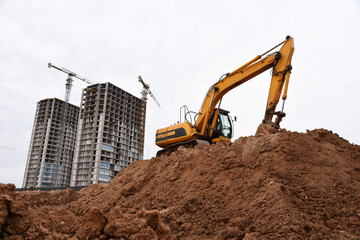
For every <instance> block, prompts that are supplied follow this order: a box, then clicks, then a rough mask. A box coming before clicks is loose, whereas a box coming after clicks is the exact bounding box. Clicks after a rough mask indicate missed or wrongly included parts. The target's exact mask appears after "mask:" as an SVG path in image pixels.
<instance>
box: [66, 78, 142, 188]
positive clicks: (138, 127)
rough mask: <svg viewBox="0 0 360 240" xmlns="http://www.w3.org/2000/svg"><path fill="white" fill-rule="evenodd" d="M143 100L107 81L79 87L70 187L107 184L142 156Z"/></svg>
mask: <svg viewBox="0 0 360 240" xmlns="http://www.w3.org/2000/svg"><path fill="white" fill-rule="evenodd" d="M143 107H144V106H143V101H141V99H139V98H137V97H135V96H133V95H131V94H129V93H127V92H125V91H124V90H122V89H120V88H118V87H116V86H115V85H113V84H111V83H101V84H100V83H99V84H95V85H91V86H89V87H87V88H86V89H84V90H83V92H82V97H81V104H80V115H79V122H78V130H77V138H76V145H75V155H74V160H73V169H72V174H71V183H70V186H73V187H75V186H87V185H90V184H95V183H108V182H111V180H112V179H113V178H114V177H115V176H116V175H117V173H118V172H119V171H120V170H121V169H123V168H125V167H127V166H128V165H130V164H131V163H132V162H134V161H136V160H138V159H143V149H144V136H143V134H144V129H143V128H144V123H143V121H144V118H143V116H142V115H143V114H142V111H143Z"/></svg>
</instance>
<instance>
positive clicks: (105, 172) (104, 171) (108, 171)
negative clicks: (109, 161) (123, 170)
mask: <svg viewBox="0 0 360 240" xmlns="http://www.w3.org/2000/svg"><path fill="white" fill-rule="evenodd" d="M100 173H103V174H109V173H110V170H109V169H103V168H100Z"/></svg>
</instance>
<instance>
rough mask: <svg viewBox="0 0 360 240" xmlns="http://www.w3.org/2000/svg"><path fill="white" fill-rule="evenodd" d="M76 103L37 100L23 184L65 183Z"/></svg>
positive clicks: (62, 184) (69, 165)
mask: <svg viewBox="0 0 360 240" xmlns="http://www.w3.org/2000/svg"><path fill="white" fill-rule="evenodd" d="M78 118H79V107H77V106H75V105H72V104H70V103H67V102H64V101H62V100H60V99H57V98H49V99H44V100H41V101H39V102H38V103H37V108H36V113H35V120H34V125H33V130H32V135H31V141H30V147H29V152H28V157H27V163H26V168H25V174H24V180H23V186H22V187H23V188H39V187H68V186H70V177H71V169H72V161H73V156H74V150H75V140H76V133H77V126H78Z"/></svg>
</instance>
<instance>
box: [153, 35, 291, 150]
mask: <svg viewBox="0 0 360 240" xmlns="http://www.w3.org/2000/svg"><path fill="white" fill-rule="evenodd" d="M281 45H282V46H281ZM279 46H281V49H280V50H279V51H275V52H272V53H270V52H271V51H273V50H274V49H275V48H277V47H279ZM293 52H294V40H293V38H292V37H290V36H287V37H286V40H285V41H283V42H281V43H280V44H278V45H276V46H275V47H273V48H272V49H270V50H269V51H267V52H265V53H264V54H262V55H258V56H256V57H255V58H254V59H252V60H251V61H249V62H248V63H246V64H244V65H243V66H241V67H239V68H238V69H236V70H235V71H233V72H231V73H227V74H224V75H223V76H221V77H220V79H219V81H218V82H216V83H215V84H213V85H212V86H211V87H210V89H209V90H208V92H207V93H206V95H205V98H204V101H203V103H202V105H201V108H200V110H199V112H198V113H194V112H190V111H189V110H188V109H187V107H186V106H184V107H183V108H181V109H180V121H181V111H182V109H184V110H183V111H184V119H185V121H184V122H181V123H177V124H175V125H172V126H169V127H165V128H161V129H158V130H157V131H156V145H157V146H159V147H161V148H164V150H166V149H170V148H172V147H177V146H180V145H187V144H192V143H195V144H197V145H202V144H204V143H206V144H209V143H215V142H218V141H231V137H232V134H233V129H232V119H231V118H230V116H229V112H228V111H226V110H224V109H221V108H220V104H221V99H222V97H223V96H224V95H225V94H226V93H227V92H229V91H230V90H232V89H233V88H235V87H237V86H239V85H241V84H243V83H245V82H246V81H248V80H250V79H252V78H253V77H255V76H257V75H259V74H261V73H263V72H264V71H266V70H268V69H270V68H271V69H272V70H271V71H272V72H271V76H272V79H271V83H270V90H269V96H268V100H267V105H266V111H265V117H264V120H263V121H262V124H260V126H259V128H258V131H257V133H256V135H261V134H270V133H275V132H277V131H278V129H279V128H280V125H279V124H280V122H281V120H282V118H283V117H285V113H284V112H283V110H284V102H285V99H286V98H287V89H288V84H289V78H290V73H291V69H292V66H291V58H292V55H293ZM264 56H265V57H264ZM281 93H283V95H282V99H283V105H282V109H281V111H277V112H276V111H275V108H276V106H277V104H278V102H279V99H280V95H281ZM191 113H193V114H194V115H195V116H194V119H192V116H191ZM274 115H275V116H277V118H276V119H275V121H272V119H273V116H274ZM189 116H190V119H188V118H189ZM192 120H194V121H192ZM164 150H163V151H164ZM160 152H162V151H160ZM160 152H159V153H160ZM158 155H159V154H158Z"/></svg>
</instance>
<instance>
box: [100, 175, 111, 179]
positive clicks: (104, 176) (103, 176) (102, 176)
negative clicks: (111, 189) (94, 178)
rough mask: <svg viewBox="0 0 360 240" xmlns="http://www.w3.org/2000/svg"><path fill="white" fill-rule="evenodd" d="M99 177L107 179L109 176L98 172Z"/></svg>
mask: <svg viewBox="0 0 360 240" xmlns="http://www.w3.org/2000/svg"><path fill="white" fill-rule="evenodd" d="M99 179H105V180H109V179H110V177H109V176H106V175H102V174H99Z"/></svg>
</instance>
